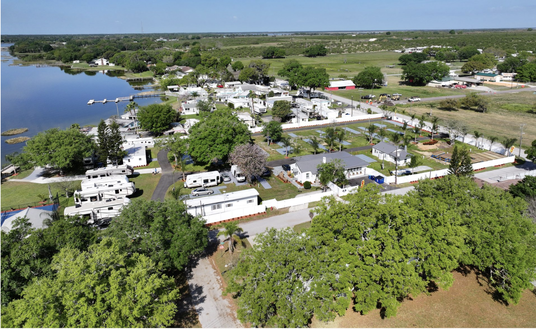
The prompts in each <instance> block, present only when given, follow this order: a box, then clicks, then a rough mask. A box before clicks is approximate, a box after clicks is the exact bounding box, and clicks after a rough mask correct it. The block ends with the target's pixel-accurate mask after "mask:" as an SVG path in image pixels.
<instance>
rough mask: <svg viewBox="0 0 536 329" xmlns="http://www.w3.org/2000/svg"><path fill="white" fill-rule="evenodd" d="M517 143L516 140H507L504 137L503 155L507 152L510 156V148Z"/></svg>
mask: <svg viewBox="0 0 536 329" xmlns="http://www.w3.org/2000/svg"><path fill="white" fill-rule="evenodd" d="M516 142H517V138H508V137H505V138H504V139H503V144H504V148H505V149H506V150H505V152H504V153H506V152H508V155H510V154H511V153H510V148H511V147H512V146H514V144H515V143H516Z"/></svg>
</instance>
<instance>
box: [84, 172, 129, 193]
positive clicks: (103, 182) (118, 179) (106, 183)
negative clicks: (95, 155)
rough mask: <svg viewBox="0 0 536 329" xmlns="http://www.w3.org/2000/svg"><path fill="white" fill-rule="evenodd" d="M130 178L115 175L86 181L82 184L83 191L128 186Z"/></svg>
mask: <svg viewBox="0 0 536 329" xmlns="http://www.w3.org/2000/svg"><path fill="white" fill-rule="evenodd" d="M128 183H129V181H128V177H127V176H125V175H114V176H107V177H101V178H92V179H84V180H83V181H82V183H81V184H80V185H81V187H82V190H89V189H95V188H111V187H117V186H120V185H124V184H128Z"/></svg>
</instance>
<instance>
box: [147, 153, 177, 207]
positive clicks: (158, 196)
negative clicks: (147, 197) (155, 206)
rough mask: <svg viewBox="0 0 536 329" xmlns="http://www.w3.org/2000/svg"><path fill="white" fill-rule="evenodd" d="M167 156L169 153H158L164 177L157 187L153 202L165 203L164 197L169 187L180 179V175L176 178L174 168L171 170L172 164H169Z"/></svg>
mask: <svg viewBox="0 0 536 329" xmlns="http://www.w3.org/2000/svg"><path fill="white" fill-rule="evenodd" d="M167 155H168V151H166V150H160V152H158V154H157V156H156V157H157V158H158V163H159V164H160V168H161V170H162V172H161V174H162V177H160V180H159V181H158V185H156V188H155V190H154V192H153V196H152V197H151V200H160V201H164V197H165V196H166V192H167V190H168V189H169V187H170V186H171V185H173V183H175V182H176V181H177V180H178V179H179V177H178V176H179V175H177V177H174V175H173V168H171V164H170V163H169V160H168V157H167Z"/></svg>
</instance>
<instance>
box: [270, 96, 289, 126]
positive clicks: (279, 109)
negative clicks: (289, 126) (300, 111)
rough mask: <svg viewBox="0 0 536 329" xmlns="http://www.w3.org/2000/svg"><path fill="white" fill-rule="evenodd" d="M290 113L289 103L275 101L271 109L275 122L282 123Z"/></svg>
mask: <svg viewBox="0 0 536 329" xmlns="http://www.w3.org/2000/svg"><path fill="white" fill-rule="evenodd" d="M291 113H292V111H291V110H290V102H289V101H275V102H274V106H273V107H272V115H273V116H274V117H275V120H277V121H279V122H282V121H285V119H286V118H287V117H288V116H289V115H290V114H291Z"/></svg>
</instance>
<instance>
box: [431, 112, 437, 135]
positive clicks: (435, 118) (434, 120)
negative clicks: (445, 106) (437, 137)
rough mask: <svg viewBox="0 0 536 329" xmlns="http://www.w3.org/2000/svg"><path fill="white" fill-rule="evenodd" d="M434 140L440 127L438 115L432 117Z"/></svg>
mask: <svg viewBox="0 0 536 329" xmlns="http://www.w3.org/2000/svg"><path fill="white" fill-rule="evenodd" d="M431 121H432V140H434V134H435V133H436V132H437V129H439V118H438V117H432V120H431Z"/></svg>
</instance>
